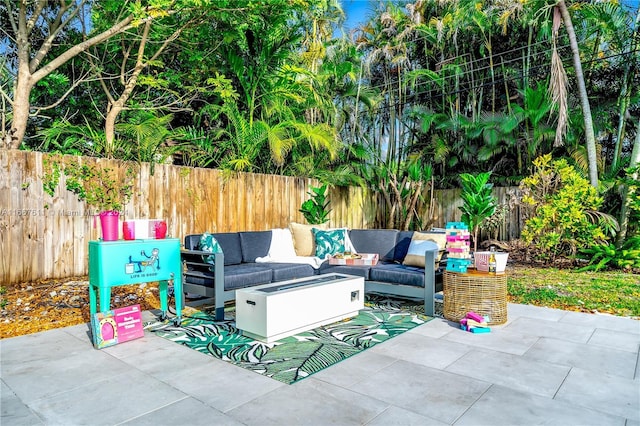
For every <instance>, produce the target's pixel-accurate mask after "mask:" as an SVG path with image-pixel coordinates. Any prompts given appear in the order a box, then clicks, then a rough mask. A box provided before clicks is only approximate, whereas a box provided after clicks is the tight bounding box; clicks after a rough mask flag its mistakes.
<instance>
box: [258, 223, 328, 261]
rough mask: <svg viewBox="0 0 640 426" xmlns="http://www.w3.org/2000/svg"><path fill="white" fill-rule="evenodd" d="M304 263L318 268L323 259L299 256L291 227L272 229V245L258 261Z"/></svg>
mask: <svg viewBox="0 0 640 426" xmlns="http://www.w3.org/2000/svg"><path fill="white" fill-rule="evenodd" d="M269 262H276V263H304V264H307V265H311V266H312V267H313V268H315V269H318V268H319V267H320V265H321V264H322V262H323V260H322V259H320V258H319V257H315V256H298V255H296V250H295V248H294V246H293V236H292V235H291V230H289V228H276V229H272V230H271V246H269V253H268V254H267V255H266V256H264V257H257V258H256V263H269Z"/></svg>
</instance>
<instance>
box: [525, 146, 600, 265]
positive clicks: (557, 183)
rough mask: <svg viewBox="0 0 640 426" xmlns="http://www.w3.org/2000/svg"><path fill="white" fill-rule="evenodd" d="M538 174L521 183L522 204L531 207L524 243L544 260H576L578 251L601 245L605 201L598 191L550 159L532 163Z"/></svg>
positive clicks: (561, 164) (570, 170)
mask: <svg viewBox="0 0 640 426" xmlns="http://www.w3.org/2000/svg"><path fill="white" fill-rule="evenodd" d="M533 164H534V166H535V168H536V169H535V172H534V173H533V174H532V175H531V176H529V177H527V178H525V179H523V180H522V182H521V183H520V189H521V190H522V193H523V197H522V202H523V203H524V204H525V205H528V206H529V207H531V209H532V212H531V214H530V216H529V217H530V218H529V219H528V220H527V221H526V222H525V226H524V229H523V230H522V239H523V240H524V241H525V242H526V243H528V244H531V247H532V248H533V249H534V254H535V255H536V256H537V257H539V258H540V259H543V260H553V259H554V258H555V257H556V256H573V255H575V254H576V253H577V252H578V250H582V249H584V248H587V247H591V246H593V245H595V244H602V243H604V242H605V241H606V236H605V234H604V232H603V223H602V222H601V218H602V217H603V215H602V214H601V213H599V212H598V209H599V208H600V206H601V205H602V202H603V199H602V198H601V197H600V196H598V193H597V190H596V188H594V187H592V186H591V185H590V184H589V182H588V181H587V180H586V179H585V178H583V177H582V176H580V175H579V174H578V173H577V172H576V171H575V169H574V168H573V167H572V166H571V165H569V164H568V163H567V162H566V160H563V159H561V160H556V161H551V155H545V156H542V157H539V158H537V159H536V160H535V161H534V162H533Z"/></svg>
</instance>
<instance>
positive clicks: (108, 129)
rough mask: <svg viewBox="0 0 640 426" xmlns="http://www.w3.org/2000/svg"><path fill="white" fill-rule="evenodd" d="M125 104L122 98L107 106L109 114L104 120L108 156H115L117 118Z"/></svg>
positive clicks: (105, 151) (105, 149) (105, 147)
mask: <svg viewBox="0 0 640 426" xmlns="http://www.w3.org/2000/svg"><path fill="white" fill-rule="evenodd" d="M123 105H124V103H123V102H122V98H120V99H118V100H117V101H116V102H114V103H109V104H108V106H107V116H106V117H105V120H104V137H105V146H104V153H105V156H106V157H107V158H113V154H114V151H115V147H114V141H115V137H116V119H117V118H118V115H119V114H120V112H122V106H123Z"/></svg>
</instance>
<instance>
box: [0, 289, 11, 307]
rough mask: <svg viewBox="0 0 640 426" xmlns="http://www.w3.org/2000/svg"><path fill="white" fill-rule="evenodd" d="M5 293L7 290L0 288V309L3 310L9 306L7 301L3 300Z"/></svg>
mask: <svg viewBox="0 0 640 426" xmlns="http://www.w3.org/2000/svg"><path fill="white" fill-rule="evenodd" d="M6 293H7V288H6V287H3V286H0V309H4V308H5V307H6V306H7V305H8V304H9V301H8V300H7V299H5V298H4V295H5V294H6Z"/></svg>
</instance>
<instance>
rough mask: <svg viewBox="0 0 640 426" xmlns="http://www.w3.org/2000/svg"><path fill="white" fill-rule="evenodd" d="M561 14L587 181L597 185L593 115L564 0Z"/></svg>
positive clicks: (578, 52) (561, 2)
mask: <svg viewBox="0 0 640 426" xmlns="http://www.w3.org/2000/svg"><path fill="white" fill-rule="evenodd" d="M557 6H558V8H559V9H560V13H561V14H562V21H563V22H564V25H565V27H566V28H567V36H568V37H569V42H570V44H571V52H572V53H573V66H574V68H575V71H576V81H577V83H578V93H579V95H580V103H581V105H582V115H583V117H584V134H585V139H586V141H585V142H586V145H587V157H588V161H589V182H590V183H591V185H592V186H593V187H596V188H597V187H598V161H597V152H596V137H595V133H594V131H593V117H592V116H591V106H590V105H589V97H588V96H587V88H586V86H585V83H584V74H583V73H582V62H581V61H580V49H579V48H578V41H577V39H576V32H575V30H574V29H573V23H572V22H571V15H569V10H568V9H567V5H566V3H565V2H564V0H559V1H558V4H557Z"/></svg>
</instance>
